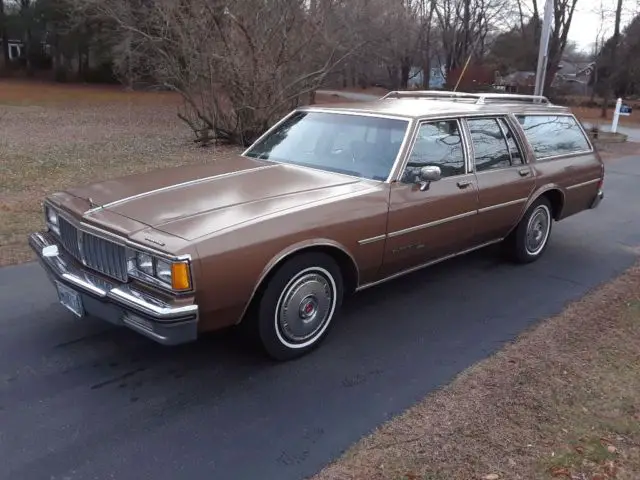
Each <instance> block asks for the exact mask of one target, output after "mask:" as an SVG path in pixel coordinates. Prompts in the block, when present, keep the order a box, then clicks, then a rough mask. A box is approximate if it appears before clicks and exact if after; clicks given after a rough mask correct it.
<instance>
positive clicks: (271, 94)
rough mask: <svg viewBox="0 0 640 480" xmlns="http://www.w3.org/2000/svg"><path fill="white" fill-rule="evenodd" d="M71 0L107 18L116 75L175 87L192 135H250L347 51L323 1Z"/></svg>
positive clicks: (239, 139)
mask: <svg viewBox="0 0 640 480" xmlns="http://www.w3.org/2000/svg"><path fill="white" fill-rule="evenodd" d="M77 1H78V5H79V6H80V7H81V12H82V14H83V15H91V16H93V17H99V18H101V19H103V20H109V21H110V22H111V23H112V25H113V28H114V32H115V35H117V38H118V39H119V41H118V42H116V44H115V45H114V47H113V52H114V55H115V62H116V66H117V68H118V71H119V72H120V73H121V74H122V75H123V76H127V75H130V74H131V75H134V76H135V77H136V78H140V79H146V80H152V81H154V82H155V83H156V84H157V85H160V86H162V87H164V88H168V89H171V90H174V91H176V92H178V93H179V94H180V95H181V96H182V98H183V100H184V108H183V109H182V111H181V112H180V114H179V115H180V118H181V119H182V120H183V121H185V122H186V123H187V124H188V125H189V126H190V127H191V128H192V130H193V131H194V132H195V133H196V135H197V138H196V140H197V141H203V142H208V141H209V140H210V139H211V138H212V137H215V138H216V139H218V140H223V141H228V142H233V143H238V144H245V145H246V144H248V143H250V142H251V141H253V140H254V139H255V138H256V137H257V136H258V135H260V134H261V133H262V131H264V129H265V128H267V126H268V125H269V124H270V123H271V122H272V121H273V120H274V119H276V118H278V117H280V116H281V115H282V114H283V113H284V112H286V111H288V110H289V109H291V108H292V107H293V106H295V105H297V104H299V102H301V101H304V99H305V96H307V95H309V94H311V93H312V92H314V91H315V90H316V89H317V88H318V86H319V85H320V84H321V82H322V81H323V79H324V78H325V77H326V75H327V74H328V73H329V72H330V71H331V70H332V69H333V68H334V67H335V66H336V65H337V64H339V63H340V62H341V61H342V60H343V59H344V58H346V57H347V56H348V55H349V53H350V51H346V52H345V51H343V49H341V48H339V47H340V46H339V45H337V44H335V43H333V42H332V39H331V37H330V36H328V35H325V31H324V30H323V28H322V26H323V24H324V17H326V16H328V15H329V14H330V10H331V5H330V2H327V1H324V2H319V3H318V2H314V3H312V4H311V5H309V3H308V2H306V1H305V0H261V1H255V0H254V1H252V0H236V1H235V2H233V3H229V2H223V1H211V0H134V1H129V0H77ZM310 9H313V10H314V14H315V15H311V14H310ZM115 35H114V38H115Z"/></svg>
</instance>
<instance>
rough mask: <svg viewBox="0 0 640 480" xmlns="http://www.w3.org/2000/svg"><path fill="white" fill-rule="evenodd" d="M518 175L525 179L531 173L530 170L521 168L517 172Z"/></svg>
mask: <svg viewBox="0 0 640 480" xmlns="http://www.w3.org/2000/svg"><path fill="white" fill-rule="evenodd" d="M518 173H519V174H520V176H521V177H526V176H527V175H529V174H530V173H531V170H529V169H528V168H521V169H520V170H518Z"/></svg>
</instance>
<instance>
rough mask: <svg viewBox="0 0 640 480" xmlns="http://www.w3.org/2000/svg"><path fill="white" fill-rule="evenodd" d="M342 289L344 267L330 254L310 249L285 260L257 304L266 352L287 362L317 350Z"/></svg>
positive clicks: (336, 308)
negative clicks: (309, 251) (342, 270)
mask: <svg viewBox="0 0 640 480" xmlns="http://www.w3.org/2000/svg"><path fill="white" fill-rule="evenodd" d="M343 290H344V288H343V279H342V274H341V271H340V267H339V266H338V264H337V263H336V261H335V260H334V259H333V258H331V257H330V256H329V255H326V254H324V253H306V254H301V255H299V256H295V257H293V258H292V259H290V260H287V261H286V262H285V263H284V264H283V265H282V266H281V267H280V268H278V270H277V271H276V272H275V274H274V275H273V276H272V277H271V278H270V280H269V282H268V284H267V286H266V288H265V289H264V290H263V292H262V295H261V297H260V299H259V301H258V304H257V305H256V307H257V308H256V309H255V318H254V321H255V324H254V328H256V330H257V331H256V333H257V336H258V338H259V340H260V343H261V344H262V347H263V348H264V349H265V351H266V352H267V354H268V355H269V356H270V357H272V358H274V359H276V360H280V361H284V360H290V359H293V358H296V357H300V356H302V355H305V354H306V353H308V352H310V351H311V350H313V349H315V348H316V347H317V346H318V345H319V344H320V343H321V342H322V341H323V340H324V338H325V337H326V336H327V334H328V332H329V329H330V327H331V326H332V324H333V320H334V318H335V316H336V313H337V311H338V310H339V308H340V306H341V304H342V297H343Z"/></svg>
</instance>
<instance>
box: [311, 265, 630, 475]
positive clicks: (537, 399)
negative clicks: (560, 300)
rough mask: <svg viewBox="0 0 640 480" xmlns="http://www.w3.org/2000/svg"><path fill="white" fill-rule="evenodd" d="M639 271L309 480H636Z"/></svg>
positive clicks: (569, 310) (605, 288) (463, 377)
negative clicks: (555, 479) (558, 479)
mask: <svg viewBox="0 0 640 480" xmlns="http://www.w3.org/2000/svg"><path fill="white" fill-rule="evenodd" d="M639 392H640V266H637V267H635V268H633V269H631V270H630V271H629V272H628V273H626V274H625V275H623V276H622V277H620V278H618V279H617V280H615V281H613V282H612V283H610V284H608V285H605V286H603V287H601V288H600V289H598V290H596V291H595V292H593V293H592V294H591V295H589V296H587V297H585V298H584V299H582V300H580V301H578V302H576V303H574V304H572V305H570V306H568V307H567V308H566V310H565V311H564V312H563V313H562V314H560V315H558V316H557V317H555V318H552V319H550V320H548V321H546V322H545V323H543V324H541V325H540V326H538V327H537V328H535V329H534V330H532V331H531V332H528V333H526V334H524V335H523V336H522V337H521V338H520V339H519V340H518V341H517V342H515V343H514V344H512V345H510V346H508V347H507V348H505V349H504V350H503V351H501V352H500V353H498V354H496V355H495V356H494V357H492V358H490V359H487V360H486V361H483V362H481V363H479V364H477V365H475V366H473V367H471V368H470V369H468V370H467V371H465V372H463V373H462V374H461V375H460V376H459V377H458V378H457V379H456V380H455V381H454V382H453V383H452V384H450V385H449V386H447V387H445V388H444V389H442V390H440V391H438V392H436V393H435V394H433V395H431V396H429V397H427V398H426V399H425V400H424V401H423V402H421V403H420V404H418V405H416V406H415V407H414V408H411V409H410V410H408V411H407V412H406V413H404V414H402V415H400V416H399V417H397V418H395V419H393V420H391V421H390V422H388V423H387V424H385V425H384V426H382V427H381V428H379V429H378V430H377V431H375V432H374V433H373V434H372V435H370V436H368V437H366V438H364V439H363V440H361V441H360V442H359V443H358V444H356V445H355V446H354V447H353V448H351V449H350V450H349V451H348V452H347V453H346V454H345V455H344V457H343V458H342V459H340V460H339V461H338V462H336V463H334V464H333V465H330V466H328V467H327V468H326V469H325V470H324V471H322V472H321V473H320V474H318V475H317V476H315V477H314V479H313V480H382V479H388V480H401V479H402V480H436V479H438V480H439V479H442V480H445V479H446V480H463V479H464V480H473V479H527V480H529V479H541V480H542V479H553V478H560V479H572V480H597V479H599V480H604V479H613V478H616V479H621V480H625V479H626V480H636V479H638V478H640V393H639Z"/></svg>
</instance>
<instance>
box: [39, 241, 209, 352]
mask: <svg viewBox="0 0 640 480" xmlns="http://www.w3.org/2000/svg"><path fill="white" fill-rule="evenodd" d="M29 245H30V246H31V248H33V250H34V251H35V252H36V255H37V256H38V260H39V261H40V264H41V265H42V266H43V268H44V269H45V271H46V272H47V274H48V275H49V277H50V278H51V280H52V281H53V282H54V283H57V282H59V283H62V284H64V285H65V286H67V287H68V288H71V289H72V290H73V291H74V292H76V293H77V294H79V296H80V298H81V302H82V307H83V308H82V314H83V315H84V314H86V315H90V316H94V317H97V318H100V319H102V320H106V321H108V322H110V323H112V324H114V325H120V326H125V327H128V328H130V329H132V330H135V331H136V332H138V333H140V334H142V335H144V336H146V337H148V338H151V339H152V340H155V341H156V342H158V343H161V344H163V345H179V344H182V343H187V342H191V341H193V340H195V339H196V338H197V337H198V306H197V305H195V304H192V303H186V304H172V303H169V302H167V301H165V300H163V299H161V298H159V297H157V296H152V295H150V294H149V293H146V292H142V291H140V290H136V289H134V288H132V287H131V286H129V285H127V284H119V283H115V282H114V281H112V280H106V279H105V278H104V277H100V276H98V275H96V274H93V273H91V272H90V271H88V270H86V269H84V268H82V267H80V266H78V263H77V262H76V261H75V259H73V258H72V257H71V256H70V255H68V254H66V252H65V251H64V250H63V249H62V247H61V246H60V245H59V244H58V243H57V242H56V241H55V238H54V237H53V236H52V235H51V234H50V233H46V232H42V233H33V234H31V235H30V236H29ZM54 246H55V247H57V252H56V251H55V248H53V253H48V254H47V255H45V254H44V250H45V249H47V247H50V249H51V247H54Z"/></svg>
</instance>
